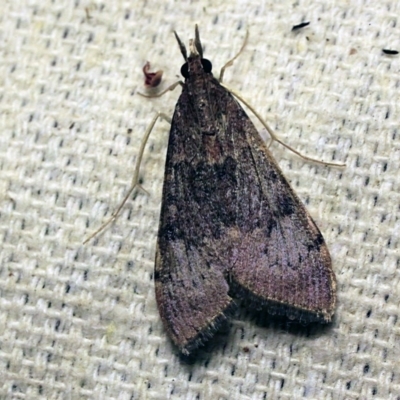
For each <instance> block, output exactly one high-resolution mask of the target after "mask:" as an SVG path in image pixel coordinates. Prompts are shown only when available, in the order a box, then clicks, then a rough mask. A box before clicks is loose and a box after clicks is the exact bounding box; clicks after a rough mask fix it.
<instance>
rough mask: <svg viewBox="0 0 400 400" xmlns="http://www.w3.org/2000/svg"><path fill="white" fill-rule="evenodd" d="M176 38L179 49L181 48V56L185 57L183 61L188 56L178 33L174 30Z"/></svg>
mask: <svg viewBox="0 0 400 400" xmlns="http://www.w3.org/2000/svg"><path fill="white" fill-rule="evenodd" d="M174 34H175V37H176V40H177V41H178V45H179V49H180V50H181V53H182V55H183V58H184V59H185V61H186V62H187V60H188V58H187V51H186V47H185V45H184V44H183V43H182V41H181V39H179V36H178V34H177V33H176V31H174Z"/></svg>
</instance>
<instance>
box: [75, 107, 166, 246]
mask: <svg viewBox="0 0 400 400" xmlns="http://www.w3.org/2000/svg"><path fill="white" fill-rule="evenodd" d="M159 118H164V119H165V120H167V121H168V122H169V123H171V118H170V117H168V115H166V114H163V113H160V112H158V113H157V114H156V115H155V116H154V118H153V119H152V121H151V123H150V125H149V127H148V128H147V130H146V132H145V134H144V136H143V139H142V143H141V144H140V148H139V154H138V158H137V160H136V165H135V170H134V172H133V178H132V183H131V187H130V188H129V190H128V193H127V194H126V196H125V197H124V199H123V200H122V202H121V204H120V205H119V207H118V208H117V211H115V212H114V213H113V215H112V216H111V217H110V218H109V219H108V220H107V221H106V222H105V223H104V224H103V225H101V226H100V228H99V229H97V230H96V231H95V232H94V233H92V234H91V235H90V236H89V237H88V238H87V239H85V241H84V242H83V244H86V243H87V242H88V241H89V240H91V239H92V238H94V237H95V236H96V235H97V234H98V233H100V232H101V231H103V230H104V228H105V227H106V226H108V225H110V223H111V222H112V221H114V220H115V219H116V218H117V217H118V215H119V213H120V212H121V210H122V208H123V206H124V205H125V203H126V202H127V200H128V198H129V196H130V195H131V194H132V192H133V191H134V190H135V188H136V187H138V188H140V189H142V190H144V191H145V192H146V193H148V192H147V191H146V190H145V189H144V188H143V187H142V186H141V185H139V172H140V163H141V162H142V158H143V153H144V149H145V147H146V144H147V140H148V139H149V137H150V133H151V131H152V130H153V128H154V125H155V124H156V122H157V120H158V119H159Z"/></svg>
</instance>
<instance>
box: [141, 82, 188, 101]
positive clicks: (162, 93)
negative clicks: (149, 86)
mask: <svg viewBox="0 0 400 400" xmlns="http://www.w3.org/2000/svg"><path fill="white" fill-rule="evenodd" d="M178 85H181V86H183V85H184V83H183V82H182V81H178V82H175V83H173V84H172V85H171V86H169V87H167V88H166V89H165V90H163V91H162V92H161V93H157V94H144V93H140V92H138V94H139V95H140V96H142V97H147V98H148V99H151V98H153V97H161V96H163V95H164V94H165V93H167V92H169V91H172V90H174V89H175V88H176V87H177V86H178Z"/></svg>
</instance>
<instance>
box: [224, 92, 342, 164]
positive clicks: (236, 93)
mask: <svg viewBox="0 0 400 400" xmlns="http://www.w3.org/2000/svg"><path fill="white" fill-rule="evenodd" d="M222 86H223V87H224V88H225V89H226V90H228V91H229V92H230V93H232V94H233V96H235V97H236V98H237V99H239V100H240V101H241V102H242V103H243V104H245V105H246V106H247V107H248V108H249V109H250V110H251V112H252V113H253V114H254V115H255V116H256V117H257V118H258V120H259V121H260V122H261V123H262V124H263V126H264V128H265V129H266V130H267V131H268V133H269V134H270V136H271V141H275V142H278V143H280V144H281V145H282V146H283V147H286V148H287V149H288V150H290V151H291V152H293V153H295V154H297V155H298V156H299V157H301V158H303V159H304V160H307V161H311V162H315V163H317V164H322V165H329V166H331V167H345V166H346V164H339V163H330V162H326V161H321V160H316V159H315V158H311V157H307V156H305V155H304V154H301V153H300V152H299V151H297V150H295V149H294V148H293V147H291V146H289V145H288V144H286V143H285V142H283V141H282V140H280V139H279V138H278V136H276V134H275V132H274V131H273V130H272V129H271V128H270V127H269V125H268V124H267V123H266V122H265V121H264V120H263V118H262V117H261V115H260V114H259V113H258V112H257V111H256V110H255V109H254V107H253V106H252V105H251V104H249V103H248V102H247V101H246V100H245V99H244V98H243V97H242V96H241V95H240V94H239V93H238V92H236V91H234V90H232V89H231V88H228V87H227V86H225V85H222ZM271 143H272V142H271ZM271 143H270V144H271Z"/></svg>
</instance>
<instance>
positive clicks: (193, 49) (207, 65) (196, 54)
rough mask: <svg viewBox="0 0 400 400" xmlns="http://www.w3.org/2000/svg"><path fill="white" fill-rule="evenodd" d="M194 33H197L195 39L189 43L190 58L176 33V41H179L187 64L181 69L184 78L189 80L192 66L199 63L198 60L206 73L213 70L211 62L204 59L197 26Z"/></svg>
mask: <svg viewBox="0 0 400 400" xmlns="http://www.w3.org/2000/svg"><path fill="white" fill-rule="evenodd" d="M194 32H195V38H194V39H190V41H189V50H190V54H189V57H188V56H187V51H186V47H185V45H184V44H183V43H182V41H181V39H180V38H179V36H178V34H177V33H176V32H175V31H174V34H175V37H176V40H177V41H178V45H179V49H180V50H181V53H182V55H183V58H184V60H185V64H183V65H182V68H181V74H182V76H183V77H184V78H189V76H190V69H191V68H190V65H191V64H192V63H194V62H197V61H196V60H200V62H201V65H202V67H203V71H204V72H205V73H211V70H212V64H211V61H209V60H207V59H206V58H203V47H202V45H201V41H200V34H199V28H198V26H197V25H196V26H195V31H194Z"/></svg>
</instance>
